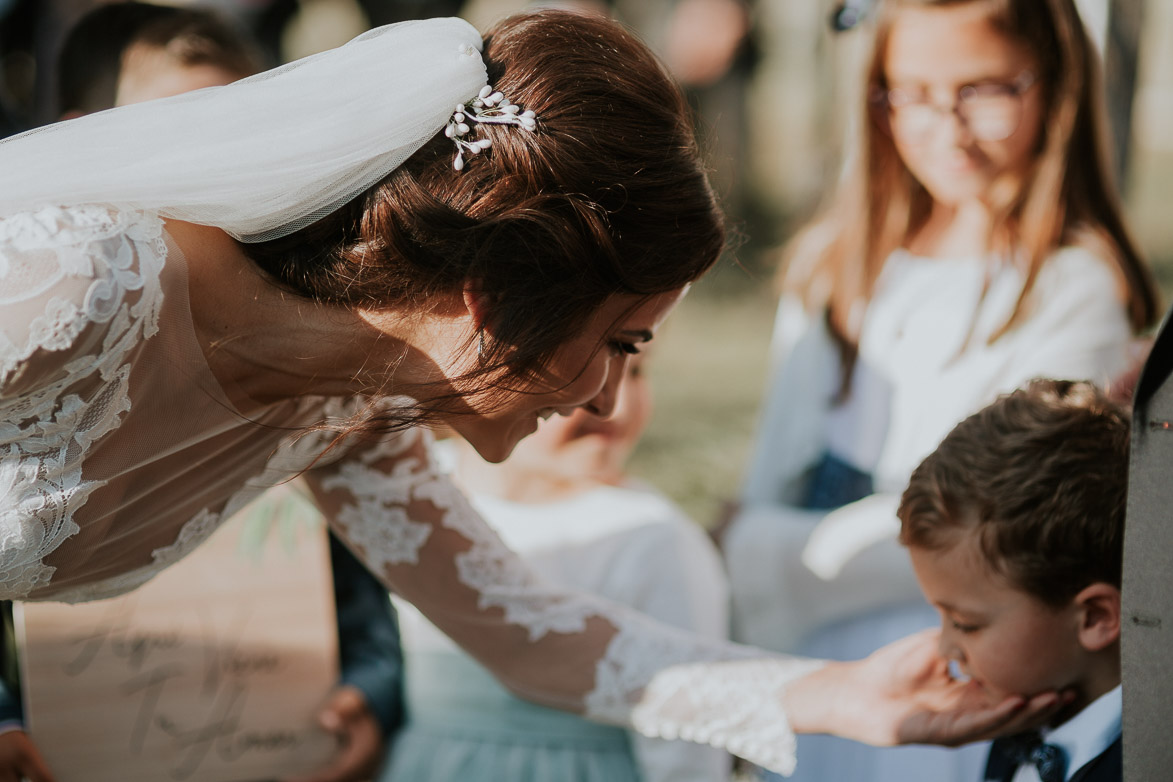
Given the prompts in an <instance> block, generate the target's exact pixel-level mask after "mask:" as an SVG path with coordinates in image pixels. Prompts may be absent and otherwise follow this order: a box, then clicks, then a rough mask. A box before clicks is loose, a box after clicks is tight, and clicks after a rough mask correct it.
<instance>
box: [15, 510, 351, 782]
mask: <svg viewBox="0 0 1173 782" xmlns="http://www.w3.org/2000/svg"><path fill="white" fill-rule="evenodd" d="M241 524H242V522H240V521H235V520H234V521H233V522H230V523H229V524H228V525H226V527H225V528H224V529H221V530H220V531H219V532H217V533H216V534H215V535H214V536H213V537H212V538H211V539H210V540H209V541H208V542H207V543H205V544H204V545H203V546H202V547H201V548H200V549H199V550H197V551H196V552H195V553H194V554H192V555H191V556H190V557H188V558H187V559H185V560H183V561H182V562H181V563H179V564H178V565H176V566H174V567H172V568H170V569H169V570H167V571H165V572H163V573H162V574H160V575H159V576H158V577H156V578H155V579H154V580H152V581H151V582H149V583H148V584H147V585H146V586H144V587H142V588H140V589H138V590H136V591H134V592H131V593H130V594H128V595H126V596H123V597H119V598H114V599H112V600H103V601H100V602H96V603H89V604H81V605H62V604H57V603H28V604H25V605H23V606H20V607H19V608H20V609H21V614H22V619H21V620H20V622H23V644H22V649H21V656H22V660H23V668H24V683H25V704H26V710H27V711H26V716H27V723H28V726H29V733H30V736H31V737H32V739H33V741H34V742H36V744H37V746H38V747H39V748H40V750H41V752H42V754H43V755H44V756H45V759H46V761H47V762H48V763H49V766H50V768H51V769H52V770H53V772H54V774H55V775H56V776H57V779H58V780H59V782H107V781H109V782H139V781H140V780H141V782H158V781H159V780H167V779H171V780H177V781H178V782H183V780H199V782H241V781H242V780H265V779H274V778H279V777H282V776H286V775H293V774H305V773H307V772H309V771H312V770H314V769H317V768H319V767H321V766H322V765H323V764H325V763H326V762H327V761H328V760H329V757H330V754H331V752H332V751H333V749H334V743H333V739H331V738H330V737H329V736H327V735H326V734H324V733H322V732H321V731H320V730H319V729H318V728H317V727H316V716H317V712H318V709H319V708H320V707H321V705H322V704H323V703H324V701H325V699H326V696H327V694H328V693H329V691H330V690H331V689H332V688H333V686H334V685H335V684H336V682H337V678H338V673H337V658H338V651H337V630H336V628H335V623H334V606H333V601H332V598H331V583H330V574H329V562H328V549H327V545H326V539H325V533H324V531H323V530H321V529H320V528H319V529H314V530H306V531H303V534H302V535H301V536H300V540H299V541H298V545H297V546H296V547H295V548H293V549H292V550H286V549H282V548H281V547H279V546H277V545H276V544H275V543H273V544H272V545H267V546H266V548H265V549H264V551H263V556H260V557H257V556H243V555H241V554H240V553H238V551H237V548H238V547H237V541H238V540H239V538H240V533H241ZM270 543H272V541H270ZM20 622H18V624H19V623H20Z"/></svg>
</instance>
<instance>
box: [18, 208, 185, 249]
mask: <svg viewBox="0 0 1173 782" xmlns="http://www.w3.org/2000/svg"><path fill="white" fill-rule="evenodd" d="M114 238H126V239H129V240H131V241H134V242H136V243H140V242H145V243H161V242H162V241H163V221H162V220H161V219H160V217H159V216H158V215H157V214H155V213H152V212H144V211H139V210H132V209H119V208H116V207H113V206H109V205H106V204H83V205H80V206H44V207H39V208H36V209H30V210H27V211H22V212H15V213H12V214H6V215H0V248H3V249H4V250H6V251H9V252H12V251H15V252H28V251H36V250H51V249H55V248H66V247H85V246H88V245H92V244H95V243H99V242H104V241H106V240H109V239H114ZM160 248H161V249H162V245H161V244H160Z"/></svg>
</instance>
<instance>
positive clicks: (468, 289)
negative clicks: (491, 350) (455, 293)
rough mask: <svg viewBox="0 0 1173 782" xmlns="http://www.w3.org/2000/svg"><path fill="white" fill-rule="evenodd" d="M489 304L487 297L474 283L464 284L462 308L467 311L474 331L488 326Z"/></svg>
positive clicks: (489, 300)
mask: <svg viewBox="0 0 1173 782" xmlns="http://www.w3.org/2000/svg"><path fill="white" fill-rule="evenodd" d="M490 303H491V299H490V297H489V295H488V294H486V293H485V292H484V291H482V290H481V289H480V287H479V285H477V283H476V282H475V281H474V282H466V283H465V284H464V308H465V309H466V310H467V311H468V314H469V317H470V318H471V320H472V327H473V329H474V330H476V331H480V330H481V329H483V328H485V326H486V325H488V321H489V309H490V307H489V305H490Z"/></svg>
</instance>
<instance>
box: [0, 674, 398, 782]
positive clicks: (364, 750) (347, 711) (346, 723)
mask: <svg viewBox="0 0 1173 782" xmlns="http://www.w3.org/2000/svg"><path fill="white" fill-rule="evenodd" d="M318 721H319V722H320V723H321V725H322V728H323V729H325V730H326V731H327V732H328V733H332V734H334V736H335V737H336V738H337V739H338V751H337V753H336V754H335V755H334V759H333V760H332V761H331V762H330V764H329V765H328V766H326V767H325V768H323V769H321V770H320V771H318V772H317V773H315V774H311V775H309V776H305V777H298V778H297V779H296V780H293V779H290V780H286V782H358V780H364V779H370V778H371V777H373V776H374V773H375V770H376V769H377V768H378V767H379V763H380V762H382V760H383V730H382V728H381V727H380V726H379V722H378V720H376V719H375V715H374V714H373V713H372V712H371V710H370V708H369V707H368V706H367V699H366V697H365V696H364V695H363V694H362V691H361V690H359V689H358V688H357V687H351V686H349V685H344V686H342V687H339V688H338V689H337V690H335V691H334V694H333V695H332V696H331V697H330V701H329V703H327V704H326V706H325V707H324V708H323V709H322V712H321V714H319V715H318ZM0 782H3V780H0Z"/></svg>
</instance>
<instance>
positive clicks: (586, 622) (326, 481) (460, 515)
mask: <svg viewBox="0 0 1173 782" xmlns="http://www.w3.org/2000/svg"><path fill="white" fill-rule="evenodd" d="M425 439H426V438H425V437H424V436H421V435H417V434H415V433H411V434H408V435H405V436H402V437H400V438H398V439H396V440H393V441H388V442H386V443H384V444H383V445H381V446H379V447H375V448H370V449H367V450H365V451H363V452H360V453H358V454H356V455H353V456H352V457H350V458H348V459H347V460H345V461H342V462H340V463H338V464H335V465H331V466H328V467H322V468H319V469H316V470H314V471H313V472H312V473H311V475H310V476H309V478H310V485H311V487H312V489H313V491H314V493H315V495H316V497H317V500H318V503H319V504H320V506H321V507H322V509H323V511H324V512H325V513H326V515H327V518H329V519H330V520H331V524H332V526H333V527H334V530H335V532H336V533H337V534H338V536H339V537H340V538H342V539H343V540H344V541H346V542H347V543H348V545H350V547H351V548H352V549H353V550H354V551H355V553H356V554H357V555H358V556H359V558H360V559H362V560H363V561H364V562H365V563H366V565H367V566H368V567H369V568H370V569H371V571H372V572H373V573H374V574H375V575H376V576H378V577H379V578H380V579H382V580H383V581H384V582H385V583H386V584H387V586H388V587H390V588H391V589H393V590H394V591H395V592H397V593H398V594H400V595H401V596H403V597H404V598H405V599H407V600H408V601H410V602H412V603H414V604H415V605H416V607H418V608H419V609H420V610H421V611H422V612H423V613H424V614H425V615H426V616H427V617H428V618H429V619H430V620H432V621H433V622H434V623H435V624H436V625H437V626H438V627H439V628H440V629H441V630H443V631H444V632H445V633H447V634H448V635H449V636H450V637H452V638H453V639H454V640H455V641H456V642H457V643H459V644H460V645H461V646H462V647H464V649H465V650H466V651H468V652H469V653H470V654H472V655H473V656H474V657H476V658H477V659H478V660H480V661H481V662H482V663H483V664H484V665H485V666H486V667H488V668H489V669H490V670H491V671H492V672H493V673H494V674H495V675H496V676H497V677H498V678H499V679H500V680H501V681H502V683H503V684H505V685H506V686H507V687H509V688H510V689H511V690H512V691H513V692H515V693H517V694H518V695H519V696H521V697H524V698H527V699H529V700H533V701H536V702H538V703H542V704H544V705H548V706H553V707H557V708H562V709H567V710H572V711H578V712H581V713H583V714H585V715H586V716H588V717H590V718H592V719H597V720H600V721H605V722H612V723H616V724H622V725H627V726H630V727H633V728H634V729H636V730H638V731H639V732H640V733H643V734H644V735H648V736H654V737H659V738H683V739H687V740H691V741H696V742H700V743H705V744H711V745H713V746H718V747H722V748H724V749H726V750H728V751H730V752H732V753H734V754H737V755H740V756H742V757H745V758H747V759H748V760H751V761H753V762H755V763H758V764H759V765H762V766H765V767H767V768H772V769H776V770H779V771H782V772H787V771H789V770H790V769H792V768H793V765H794V737H793V733H792V732H791V727H790V719H795V720H796V724H797V726H798V727H800V728H801V729H803V730H811V731H816V730H817V731H824V730H831V729H834V730H835V732H837V733H840V734H844V735H849V736H853V737H858V738H862V739H864V740H873V741H877V742H878V743H892V742H894V741H896V740H897V739H911V740H927V739H936V740H939V741H946V742H952V743H956V742H957V741H959V740H969V739H972V738H976V737H977V735H971V734H973V733H974V731H973V730H972V726H971V725H970V723H971V722H974V721H975V720H976V723H975V724H977V725H978V727H983V728H984V727H987V725H986V723H985V722H983V721H982V720H983V719H985V720H987V721H989V720H991V719H992V720H993V722H997V721H998V720H999V719H1001V718H1003V717H1004V716H1005V715H1002V714H1000V713H996V712H994V711H993V710H992V709H974V708H971V709H970V710H969V711H967V712H965V714H964V715H963V716H965V717H966V719H968V720H969V722H962V723H956V722H955V721H954V722H950V723H948V725H946V726H945V729H944V730H942V729H940V728H939V727H938V728H937V733H926V732H924V731H921V732H919V733H917V732H912V733H904V734H902V733H901V732H900V730H901V728H900V725H901V724H905V723H907V722H908V720H909V718H910V717H911V716H912V715H915V714H917V713H919V712H923V711H924V710H925V709H933V710H939V709H942V708H947V707H950V706H951V705H952V704H953V703H956V702H958V701H957V699H958V697H959V687H960V686H959V685H956V684H955V683H949V682H946V681H943V680H940V679H939V677H941V676H946V674H945V673H944V671H943V670H938V669H937V668H934V670H933V675H934V676H936V677H937V679H934V680H932V681H930V680H929V679H928V678H926V677H925V676H924V675H922V674H921V673H920V672H917V674H916V675H917V676H919V677H920V678H919V679H918V680H916V681H912V680H911V679H910V680H909V681H908V682H905V683H903V684H901V683H896V684H893V685H888V681H889V680H890V679H891V678H892V677H891V675H890V672H889V671H886V670H884V669H883V667H882V666H881V667H877V666H876V665H875V664H873V665H872V667H871V668H865V667H859V666H856V667H852V666H850V665H840V666H836V670H837V671H838V673H837V674H836V675H835V676H830V677H829V676H826V675H824V676H815V677H806V678H803V677H804V676H805V675H806V674H810V673H812V672H817V671H818V670H819V669H820V668H821V666H822V663H820V662H817V661H810V660H803V659H798V658H787V657H781V656H767V655H765V654H764V653H762V652H759V651H758V650H755V649H752V648H749V647H744V646H738V645H735V644H730V643H725V642H720V641H713V640H707V639H702V638H698V637H695V636H692V635H690V634H687V633H684V632H681V631H678V630H675V629H672V628H669V627H667V626H665V625H661V624H659V623H656V622H654V621H652V620H650V619H647V618H645V617H643V616H641V615H639V614H637V613H635V612H633V611H630V610H628V609H624V608H622V607H620V606H616V605H613V604H610V603H607V602H606V601H603V600H599V599H596V598H593V597H589V596H587V595H582V594H575V593H571V592H567V591H565V590H563V589H561V588H557V587H554V586H551V585H549V584H547V583H545V582H543V581H541V580H540V579H539V578H537V577H536V576H535V575H534V574H533V573H532V572H531V571H530V570H529V568H528V567H527V566H526V565H525V564H524V562H523V561H522V560H521V559H520V558H518V557H517V556H515V555H514V554H512V552H510V551H509V550H508V549H507V548H506V547H505V546H504V545H503V544H502V543H501V541H500V540H499V538H498V537H497V535H496V534H495V533H494V532H493V531H492V530H491V529H490V528H489V527H488V526H487V525H486V524H485V523H484V522H483V521H482V520H481V519H480V518H479V517H478V516H477V514H476V513H475V512H474V511H473V510H472V508H471V507H470V506H469V504H468V503H467V501H466V500H465V499H464V497H462V496H461V495H460V493H459V492H458V491H457V490H456V489H455V488H453V486H452V484H451V483H449V482H448V480H447V479H446V478H445V477H443V476H442V475H440V474H439V472H438V471H437V470H435V469H434V467H433V465H432V464H431V462H430V458H429V454H428V449H427V443H426V442H425ZM551 523H557V520H556V519H552V520H551ZM905 678H906V679H908V678H909V677H908V676H907V675H905ZM796 680H799V683H798V684H797V685H796V686H795V687H794V688H793V691H792V692H790V693H788V692H787V688H788V685H790V684H791V683H792V682H795V681H796ZM880 681H883V682H884V684H885V685H886V686H885V687H884V688H882V690H883V692H882V693H880V696H878V697H871V696H872V695H873V693H871V692H866V693H862V694H861V695H862V697H863V699H864V700H865V701H867V702H868V703H871V704H872V705H874V706H875V707H876V708H878V709H880V710H881V711H880V713H879V714H877V713H871V714H859V713H858V712H852V711H850V710H847V709H843V708H840V706H841V704H839V703H835V701H841V700H842V694H843V693H844V692H845V690H844V687H846V686H848V685H850V686H851V687H863V688H864V689H867V688H871V689H874V690H876V691H877V692H879V691H880V690H881V688H878V687H875V686H874V685H875V684H877V683H879V682H880ZM930 683H931V684H933V685H934V688H935V689H933V688H930V689H931V691H932V692H934V693H936V700H925V699H924V698H921V699H919V700H914V699H911V698H910V692H911V688H912V687H915V686H920V685H923V684H930ZM950 699H952V700H950ZM828 701H832V703H830V704H828ZM1004 708H1005V707H1004ZM788 709H789V711H790V718H789V719H788V716H787V711H788ZM1023 711H1024V710H1023V709H1022V708H1021V707H1018V708H1011V709H1010V710H1009V711H1007V714H1009V713H1011V712H1012V713H1014V714H1016V715H1017V714H1021V713H1022V712H1023ZM993 722H991V724H993ZM856 723H858V724H856ZM885 728H886V730H885ZM963 730H964V731H965V732H964V735H963V732H962V731H963Z"/></svg>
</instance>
